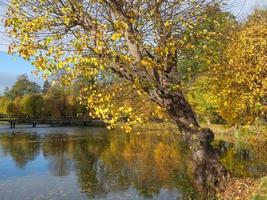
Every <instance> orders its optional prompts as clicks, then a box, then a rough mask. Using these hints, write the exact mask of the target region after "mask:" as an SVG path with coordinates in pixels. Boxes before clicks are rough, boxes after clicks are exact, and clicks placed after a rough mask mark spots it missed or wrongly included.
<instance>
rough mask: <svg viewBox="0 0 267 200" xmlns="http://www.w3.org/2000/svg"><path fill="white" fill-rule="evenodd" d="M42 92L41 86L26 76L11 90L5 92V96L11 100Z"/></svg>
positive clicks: (22, 76)
mask: <svg viewBox="0 0 267 200" xmlns="http://www.w3.org/2000/svg"><path fill="white" fill-rule="evenodd" d="M40 92H41V88H40V86H39V85H38V84H37V83H35V82H32V81H30V80H29V79H28V77H27V75H26V74H23V75H20V76H18V78H17V81H16V82H15V84H14V85H13V86H12V87H11V89H9V90H6V91H5V96H6V97H8V98H10V99H13V100H14V99H15V98H16V97H22V96H25V95H29V94H38V93H40Z"/></svg>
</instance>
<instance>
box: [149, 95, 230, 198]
mask: <svg viewBox="0 0 267 200" xmlns="http://www.w3.org/2000/svg"><path fill="white" fill-rule="evenodd" d="M165 91H166V90H165ZM165 91H162V90H161V91H157V97H156V99H157V102H159V100H160V102H159V103H160V104H161V105H162V106H163V107H165V108H166V111H167V112H168V114H169V116H170V117H171V119H172V120H174V122H175V123H176V124H177V125H178V127H179V129H180V132H181V133H182V134H183V136H184V139H185V141H186V142H187V144H188V145H189V147H190V150H191V152H192V161H193V174H194V180H195V183H196V185H197V186H198V187H200V189H202V190H205V192H206V193H208V192H209V193H214V192H218V191H221V190H223V188H224V187H225V184H226V183H227V180H228V179H229V177H230V176H229V173H228V172H227V170H226V169H225V168H224V166H223V165H222V164H221V162H220V161H219V155H218V153H217V152H216V151H215V149H214V148H213V147H212V145H211V142H212V141H213V139H214V134H213V133H212V131H211V130H210V129H208V128H201V127H200V125H199V123H198V122H197V120H196V117H195V114H194V112H193V110H192V108H191V106H190V105H189V104H188V103H187V101H186V100H185V98H184V96H183V94H182V93H181V92H179V91H178V92H168V93H167V94H166V92H165ZM154 100H155V99H154Z"/></svg>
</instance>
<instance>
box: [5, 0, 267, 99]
mask: <svg viewBox="0 0 267 200" xmlns="http://www.w3.org/2000/svg"><path fill="white" fill-rule="evenodd" d="M228 1H229V2H228V6H227V8H228V9H229V10H230V11H231V12H232V13H233V14H234V15H236V16H237V18H238V19H240V20H242V19H244V18H245V17H246V16H247V15H249V14H250V13H252V12H253V10H254V8H255V7H263V6H264V7H266V8H267V0H228ZM0 12H1V13H4V8H3V7H2V8H1V5H0ZM3 32H4V28H3V22H2V20H1V21H0V33H3ZM8 44H9V39H8V38H6V37H5V36H4V35H3V34H0V94H1V93H3V91H4V89H5V87H10V86H12V85H13V84H14V82H15V81H16V77H17V76H18V75H21V74H27V75H28V77H29V78H30V79H31V80H32V81H35V82H37V83H39V84H40V85H42V83H43V80H41V79H40V78H39V79H38V78H37V77H35V76H34V75H32V74H31V72H32V71H33V70H34V69H35V68H34V66H32V65H31V63H30V62H29V61H24V60H23V59H22V58H19V57H17V56H12V55H8V54H7V53H6V52H7V48H8Z"/></svg>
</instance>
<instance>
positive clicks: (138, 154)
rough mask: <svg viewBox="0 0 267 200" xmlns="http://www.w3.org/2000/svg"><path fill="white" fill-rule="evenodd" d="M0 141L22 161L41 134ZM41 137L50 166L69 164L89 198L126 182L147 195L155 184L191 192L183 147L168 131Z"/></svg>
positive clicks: (155, 190) (64, 171)
mask: <svg viewBox="0 0 267 200" xmlns="http://www.w3.org/2000/svg"><path fill="white" fill-rule="evenodd" d="M0 141H1V143H0V145H1V146H2V147H3V150H4V152H6V153H9V154H10V155H11V156H12V157H13V158H14V160H16V161H17V162H18V163H23V162H22V161H21V160H29V159H30V158H31V159H34V157H33V155H34V156H36V155H37V154H38V150H39V147H40V141H41V140H40V139H38V138H37V137H36V136H29V135H23V134H21V135H19V134H18V135H16V136H7V135H3V136H1V139H0ZM33 141H34V142H33ZM42 141H43V145H42V151H43V154H44V156H45V157H46V158H47V159H48V161H49V165H48V167H49V168H50V170H51V172H52V173H53V174H54V175H56V176H65V175H68V174H69V172H70V170H72V169H73V170H75V172H76V175H77V178H78V182H79V185H80V188H81V191H82V192H84V193H86V194H87V195H88V197H89V198H94V197H104V196H105V195H106V194H107V193H109V192H111V191H112V192H116V191H119V192H120V191H125V190H127V189H129V188H130V187H133V188H135V189H136V190H137V191H138V192H139V195H141V196H143V197H147V198H152V197H154V196H155V195H157V194H159V193H160V192H161V189H174V190H177V189H178V190H179V191H180V192H181V193H182V194H183V195H184V196H185V197H188V196H190V197H192V193H194V191H193V190H192V180H191V178H190V177H191V176H190V175H189V174H188V171H190V170H189V169H188V166H190V164H189V163H188V162H187V161H186V160H188V158H187V157H188V155H189V154H188V152H187V147H186V146H184V145H183V144H182V143H179V142H177V141H175V140H170V136H169V135H165V134H164V135H162V136H155V134H145V135H136V134H131V135H126V134H115V133H111V134H103V135H97V134H96V135H92V134H91V135H79V136H77V135H76V136H75V135H67V134H49V135H47V136H45V138H44V140H42ZM33 150H35V151H33ZM25 164H26V162H24V165H25Z"/></svg>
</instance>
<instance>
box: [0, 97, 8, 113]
mask: <svg viewBox="0 0 267 200" xmlns="http://www.w3.org/2000/svg"><path fill="white" fill-rule="evenodd" d="M9 103H10V100H9V99H8V98H7V97H4V96H1V97H0V114H7V107H8V105H9Z"/></svg>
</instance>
